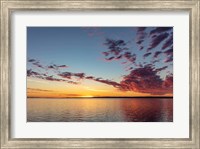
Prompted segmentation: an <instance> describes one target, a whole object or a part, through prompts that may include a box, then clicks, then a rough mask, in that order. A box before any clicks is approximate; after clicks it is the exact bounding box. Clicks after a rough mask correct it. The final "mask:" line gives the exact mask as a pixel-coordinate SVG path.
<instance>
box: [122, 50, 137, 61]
mask: <svg viewBox="0 0 200 149" xmlns="http://www.w3.org/2000/svg"><path fill="white" fill-rule="evenodd" d="M123 56H124V58H126V59H127V60H128V61H129V62H131V63H135V61H136V54H131V52H125V53H124V55H123Z"/></svg>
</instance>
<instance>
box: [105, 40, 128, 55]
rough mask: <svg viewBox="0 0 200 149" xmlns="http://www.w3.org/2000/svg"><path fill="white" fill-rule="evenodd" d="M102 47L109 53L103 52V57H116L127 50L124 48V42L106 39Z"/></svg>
mask: <svg viewBox="0 0 200 149" xmlns="http://www.w3.org/2000/svg"><path fill="white" fill-rule="evenodd" d="M104 45H106V46H107V47H108V49H109V51H107V52H103V54H104V55H105V56H108V55H109V54H112V55H114V56H118V55H119V54H120V53H121V52H122V51H124V50H128V48H127V47H126V45H127V44H126V42H125V41H124V40H113V39H106V41H105V43H104Z"/></svg>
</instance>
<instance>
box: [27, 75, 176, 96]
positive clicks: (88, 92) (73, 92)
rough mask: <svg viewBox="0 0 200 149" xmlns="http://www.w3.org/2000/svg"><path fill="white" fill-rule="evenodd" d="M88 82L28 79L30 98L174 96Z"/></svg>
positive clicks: (28, 94)
mask: <svg viewBox="0 0 200 149" xmlns="http://www.w3.org/2000/svg"><path fill="white" fill-rule="evenodd" d="M87 84H88V82H85V83H83V84H80V85H68V86H67V87H66V84H65V83H62V82H55V83H54V85H52V82H50V81H46V80H40V79H33V78H31V79H30V78H28V79H27V86H28V88H27V97H28V98H42V97H43V98H95V97H151V96H152V97H156V96H157V97H162V96H163V97H172V96H173V94H164V95H151V94H147V93H138V92H132V91H120V90H117V89H116V88H114V87H111V86H108V85H104V84H101V83H96V84H93V88H92V87H91V86H90V88H89V87H87Z"/></svg>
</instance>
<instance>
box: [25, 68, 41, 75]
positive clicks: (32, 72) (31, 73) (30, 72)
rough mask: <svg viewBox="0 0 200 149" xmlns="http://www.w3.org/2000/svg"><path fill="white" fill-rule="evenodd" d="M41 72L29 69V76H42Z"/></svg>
mask: <svg viewBox="0 0 200 149" xmlns="http://www.w3.org/2000/svg"><path fill="white" fill-rule="evenodd" d="M40 75H41V74H40V73H38V72H35V71H33V70H32V69H28V70H27V76H28V77H30V76H40Z"/></svg>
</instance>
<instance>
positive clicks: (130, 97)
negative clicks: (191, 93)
mask: <svg viewBox="0 0 200 149" xmlns="http://www.w3.org/2000/svg"><path fill="white" fill-rule="evenodd" d="M27 98H173V96H117V97H116V96H101V97H100V96H97V97H95V96H94V97H73V96H72V97H27Z"/></svg>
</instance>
